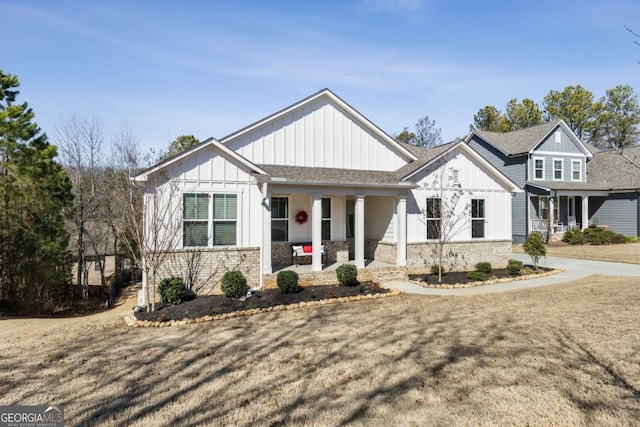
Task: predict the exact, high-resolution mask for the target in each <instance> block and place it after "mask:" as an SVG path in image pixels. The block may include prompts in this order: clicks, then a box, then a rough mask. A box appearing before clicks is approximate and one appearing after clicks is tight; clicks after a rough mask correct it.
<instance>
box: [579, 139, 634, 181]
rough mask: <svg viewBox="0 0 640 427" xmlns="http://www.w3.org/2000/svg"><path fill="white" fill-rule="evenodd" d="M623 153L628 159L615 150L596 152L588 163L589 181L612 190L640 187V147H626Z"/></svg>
mask: <svg viewBox="0 0 640 427" xmlns="http://www.w3.org/2000/svg"><path fill="white" fill-rule="evenodd" d="M623 154H624V156H626V157H627V158H628V159H625V157H624V156H622V155H621V154H620V153H618V152H617V151H615V150H608V151H600V152H598V153H595V154H594V156H593V159H591V161H590V162H589V164H588V165H587V182H588V183H590V184H593V185H592V187H595V186H597V188H599V189H603V190H610V191H617V190H637V189H640V167H638V166H636V165H640V147H632V148H625V149H624V151H623ZM633 163H635V164H636V165H634V164H633Z"/></svg>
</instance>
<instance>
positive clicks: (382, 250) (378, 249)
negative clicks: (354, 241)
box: [364, 240, 398, 264]
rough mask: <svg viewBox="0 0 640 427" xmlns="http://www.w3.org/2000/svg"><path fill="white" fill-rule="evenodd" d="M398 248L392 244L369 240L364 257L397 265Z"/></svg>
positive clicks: (366, 243)
mask: <svg viewBox="0 0 640 427" xmlns="http://www.w3.org/2000/svg"><path fill="white" fill-rule="evenodd" d="M397 254H398V246H397V245H396V244H395V243H391V242H381V241H378V240H367V241H366V242H365V246H364V257H365V258H366V259H375V260H378V261H382V262H386V263H387V264H395V263H396V261H397V260H398V255H397Z"/></svg>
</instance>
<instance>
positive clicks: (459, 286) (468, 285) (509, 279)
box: [411, 268, 564, 289]
mask: <svg viewBox="0 0 640 427" xmlns="http://www.w3.org/2000/svg"><path fill="white" fill-rule="evenodd" d="M563 271H564V269H562V268H554V269H553V270H551V271H547V272H545V273H539V274H528V275H526V276H515V277H505V278H502V279H493V280H491V279H490V280H485V281H482V282H472V283H466V284H463V283H455V284H452V285H439V284H434V285H429V284H427V283H425V282H418V281H416V280H412V281H411V283H415V284H417V285H420V286H422V287H423V288H427V289H464V288H475V287H478V286H486V285H494V284H496V283H509V282H517V281H520V280H529V279H537V278H539V277H547V276H552V275H554V274H558V273H561V272H563Z"/></svg>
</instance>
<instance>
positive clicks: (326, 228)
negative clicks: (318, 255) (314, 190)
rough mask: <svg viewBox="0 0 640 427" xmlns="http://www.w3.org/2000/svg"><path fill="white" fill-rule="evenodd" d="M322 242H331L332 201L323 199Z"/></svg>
mask: <svg viewBox="0 0 640 427" xmlns="http://www.w3.org/2000/svg"><path fill="white" fill-rule="evenodd" d="M322 240H331V199H329V198H324V197H323V198H322Z"/></svg>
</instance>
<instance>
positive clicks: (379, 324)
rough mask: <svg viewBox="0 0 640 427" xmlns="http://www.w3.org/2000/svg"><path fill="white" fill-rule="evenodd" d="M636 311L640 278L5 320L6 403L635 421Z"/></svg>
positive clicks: (284, 417)
mask: <svg viewBox="0 0 640 427" xmlns="http://www.w3.org/2000/svg"><path fill="white" fill-rule="evenodd" d="M638 313H640V279H638V278H633V279H628V278H627V279H621V278H611V277H603V276H596V277H592V278H589V279H588V280H586V281H583V282H582V283H570V284H566V285H560V286H554V287H545V288H538V289H532V290H525V291H514V292H507V293H504V294H499V295H496V294H494V295H488V296H477V297H452V298H445V297H425V296H409V295H403V296H400V297H395V298H389V299H385V300H378V301H371V302H361V303H351V304H337V305H331V306H322V307H314V308H310V309H302V310H295V311H288V312H278V313H269V314H264V315H258V316H252V317H248V318H238V319H230V320H226V321H220V322H212V323H205V324H199V325H187V326H181V327H174V328H162V329H132V328H127V327H125V326H124V323H123V322H122V321H121V320H119V319H115V318H113V317H112V318H111V319H110V320H107V319H105V318H99V319H98V320H92V321H90V322H89V323H88V325H87V324H86V323H82V322H79V321H78V320H77V319H72V320H75V322H74V323H70V322H69V323H64V325H63V326H62V327H58V328H56V327H55V325H54V324H52V323H49V327H48V328H44V329H38V328H34V327H31V328H30V331H29V332H28V333H26V334H25V333H24V331H23V330H21V329H19V326H20V325H19V321H16V320H0V329H2V328H3V327H6V325H9V324H12V325H13V327H14V330H15V331H16V332H15V333H13V334H11V333H4V334H3V335H2V340H3V352H2V358H1V359H0V405H7V404H34V405H35V404H49V403H56V404H63V405H65V414H66V417H67V420H68V423H69V424H70V425H86V424H100V425H113V426H119V425H125V424H126V425H180V426H190V425H241V426H242V425H260V426H269V425H320V426H332V425H336V426H337V425H385V426H386V425H447V426H449V425H483V426H489V425H545V426H546V425H554V426H557V425H585V424H586V425H611V426H613V425H615V426H620V425H633V424H635V425H637V423H638V420H640V339H639V333H638V330H640V317H639V315H638ZM11 322H13V323H11ZM16 322H18V323H16ZM45 322H47V321H46V320H45Z"/></svg>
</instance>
